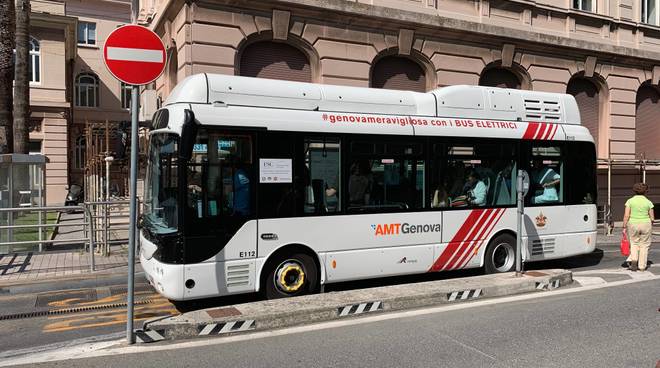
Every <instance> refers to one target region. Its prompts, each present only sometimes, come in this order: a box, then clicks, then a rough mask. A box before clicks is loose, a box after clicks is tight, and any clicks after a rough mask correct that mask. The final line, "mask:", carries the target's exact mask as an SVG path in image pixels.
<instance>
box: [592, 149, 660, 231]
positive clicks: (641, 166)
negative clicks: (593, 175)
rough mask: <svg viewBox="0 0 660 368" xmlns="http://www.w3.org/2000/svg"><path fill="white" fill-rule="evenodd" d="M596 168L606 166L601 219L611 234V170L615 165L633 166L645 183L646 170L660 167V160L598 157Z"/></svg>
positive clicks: (612, 221)
mask: <svg viewBox="0 0 660 368" xmlns="http://www.w3.org/2000/svg"><path fill="white" fill-rule="evenodd" d="M597 162H598V168H599V169H600V168H602V167H603V166H606V167H607V202H606V204H605V206H604V208H603V211H602V212H603V216H602V221H603V223H604V225H605V229H606V234H607V235H611V234H612V232H613V230H614V218H613V216H612V172H613V169H614V168H615V167H617V166H618V167H624V168H633V169H637V170H638V172H639V177H640V178H641V181H642V183H646V176H647V170H648V169H649V168H656V169H660V160H649V159H646V158H644V156H643V155H642V158H639V159H613V158H599V159H598V160H597Z"/></svg>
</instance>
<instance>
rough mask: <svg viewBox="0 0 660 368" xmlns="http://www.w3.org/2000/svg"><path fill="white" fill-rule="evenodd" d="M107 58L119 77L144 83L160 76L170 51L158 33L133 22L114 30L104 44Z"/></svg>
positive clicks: (105, 58)
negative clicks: (167, 52) (167, 53)
mask: <svg viewBox="0 0 660 368" xmlns="http://www.w3.org/2000/svg"><path fill="white" fill-rule="evenodd" d="M103 61H104V62H105V66H106V67H107V68H108V70H110V73H112V75H114V76H115V78H117V79H119V80H120V81H122V82H124V83H126V84H132V85H143V84H147V83H151V82H153V81H154V80H156V78H158V77H159V76H160V74H161V73H162V72H163V69H165V63H166V62H167V55H166V54H165V46H164V45H163V41H161V39H160V37H158V35H157V34H155V33H154V32H152V31H151V30H149V29H148V28H145V27H142V26H136V25H133V24H131V25H126V26H122V27H119V28H117V29H115V30H114V31H112V33H110V35H109V36H108V39H107V40H106V41H105V45H104V46H103Z"/></svg>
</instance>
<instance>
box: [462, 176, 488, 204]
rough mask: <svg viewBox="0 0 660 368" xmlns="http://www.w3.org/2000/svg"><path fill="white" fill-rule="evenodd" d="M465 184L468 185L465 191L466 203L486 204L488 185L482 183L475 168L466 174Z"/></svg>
mask: <svg viewBox="0 0 660 368" xmlns="http://www.w3.org/2000/svg"><path fill="white" fill-rule="evenodd" d="M466 186H468V187H469V189H468V190H467V191H466V195H467V197H468V203H470V204H472V205H474V206H484V205H485V204H486V195H487V194H488V186H487V185H486V184H485V183H484V180H483V179H481V177H480V175H479V174H478V173H477V171H476V170H473V171H470V173H469V174H468V181H467V183H466Z"/></svg>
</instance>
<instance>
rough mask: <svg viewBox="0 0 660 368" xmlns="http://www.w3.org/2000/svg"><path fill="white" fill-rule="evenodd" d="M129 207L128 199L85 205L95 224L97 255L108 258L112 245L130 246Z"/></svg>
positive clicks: (94, 236)
mask: <svg viewBox="0 0 660 368" xmlns="http://www.w3.org/2000/svg"><path fill="white" fill-rule="evenodd" d="M129 205H130V201H129V200H127V199H121V200H110V201H99V202H87V203H85V207H86V208H87V210H88V211H89V213H90V216H91V221H92V222H93V223H94V224H95V227H94V228H95V229H96V230H95V231H94V234H93V238H94V245H95V246H96V248H95V249H96V252H97V253H100V254H102V255H104V256H107V255H109V254H110V246H111V245H116V244H128V232H129V226H130V218H129V212H130V211H129ZM138 208H139V205H138ZM138 215H139V214H138Z"/></svg>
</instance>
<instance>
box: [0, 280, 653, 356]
mask: <svg viewBox="0 0 660 368" xmlns="http://www.w3.org/2000/svg"><path fill="white" fill-rule="evenodd" d="M646 274H648V276H645V278H644V279H637V278H634V279H631V280H622V281H613V282H610V283H607V284H598V285H589V286H582V287H577V288H570V289H556V290H553V291H551V292H539V293H528V294H522V295H514V296H509V297H502V298H494V299H481V300H478V301H474V302H470V303H461V304H449V305H441V306H437V307H431V308H426V309H416V310H409V311H399V312H391V313H387V314H379V315H374V316H368V317H362V318H355V319H346V320H335V321H329V322H321V323H316V324H311V325H304V326H297V327H288V328H284V329H279V330H272V331H260V332H254V333H250V334H245V335H235V336H228V337H223V338H212V339H207V340H194V341H185V342H180V343H172V344H163V345H153V346H149V345H131V346H125V345H124V340H117V341H115V342H113V343H111V342H105V343H96V344H85V345H81V346H77V347H71V348H64V349H58V350H57V351H50V352H42V353H38V354H29V355H28V356H24V357H17V358H14V359H9V360H5V361H1V362H0V367H6V366H12V365H18V364H35V363H42V362H50V361H61V360H69V359H83V358H93V357H101V356H109V355H119V354H137V353H146V352H155V351H165V350H174V349H185V348H194V347H202V346H212V345H223V344H228V343H234V342H241V341H249V340H256V339H264V338H268V337H276V336H283V335H290V334H296V333H304V332H310V331H318V330H325V329H329V328H338V327H346V326H354V325H361V324H365V323H374V322H380V321H388V320H393V319H399V318H409V317H415V316H424V315H430V314H437V313H444V312H450V311H455V310H460V309H468V308H477V307H483V306H488V305H496V304H502V303H512V302H518V301H524V300H532V299H539V298H547V297H553V296H559V295H563V294H573V293H579V292H583V291H589V290H597V289H604V288H609V287H617V286H623V285H628V284H633V283H638V282H643V281H649V280H660V275H654V274H652V273H650V272H646ZM35 349H36V348H35Z"/></svg>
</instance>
